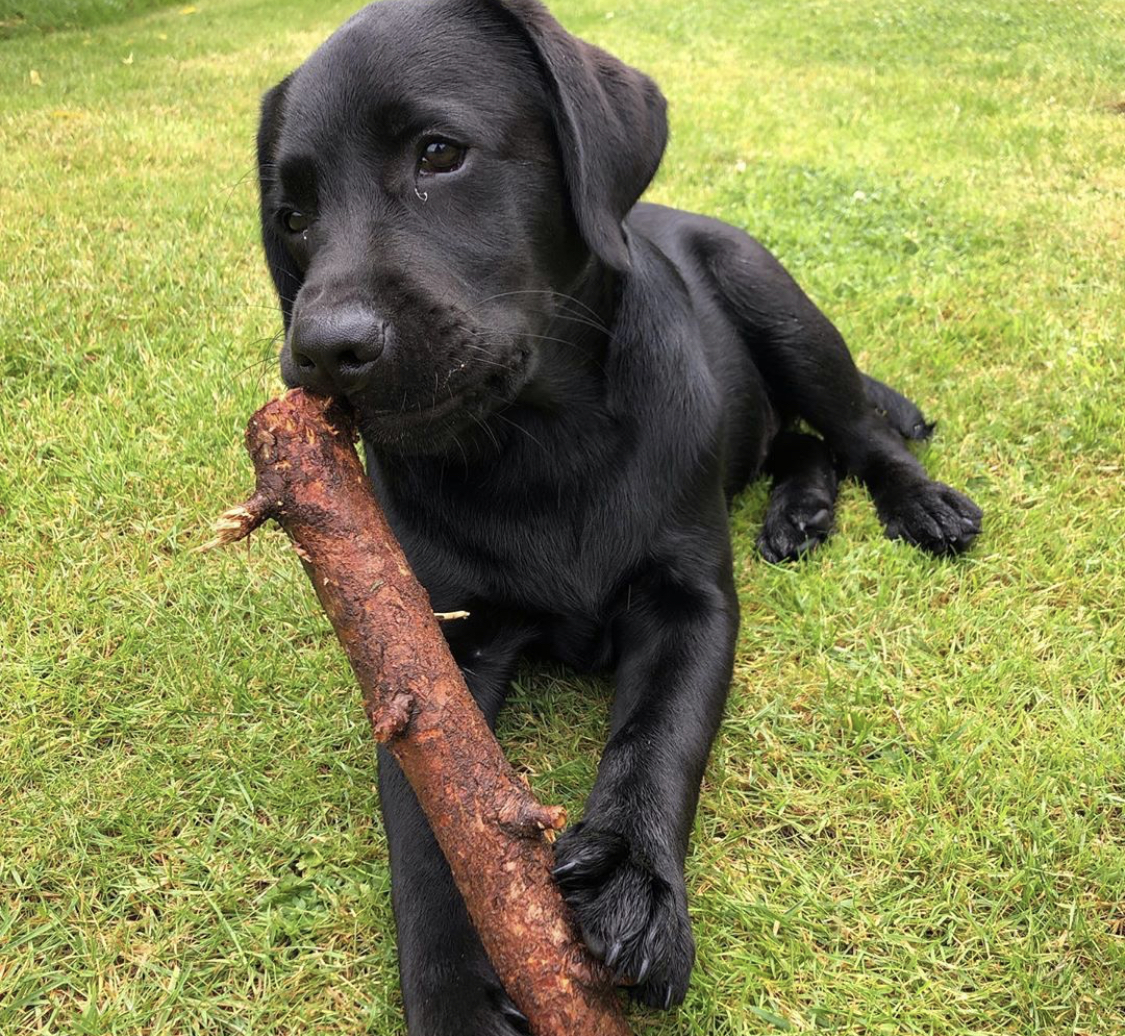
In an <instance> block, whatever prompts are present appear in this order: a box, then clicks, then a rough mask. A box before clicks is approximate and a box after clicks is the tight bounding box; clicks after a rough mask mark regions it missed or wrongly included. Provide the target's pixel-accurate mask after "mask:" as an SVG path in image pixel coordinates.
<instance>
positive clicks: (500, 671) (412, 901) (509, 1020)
mask: <svg viewBox="0 0 1125 1036" xmlns="http://www.w3.org/2000/svg"><path fill="white" fill-rule="evenodd" d="M480 619H481V617H480V616H478V614H477V613H476V612H475V611H474V613H473V615H472V617H471V618H470V619H468V620H461V621H458V620H454V623H458V624H457V625H454V624H453V623H450V624H449V625H450V628H449V629H447V631H446V634H447V639H448V641H449V646H450V649H451V650H452V651H453V655H454V657H455V658H456V659H457V662H458V664H459V665H460V666H461V671H462V673H463V674H464V677H465V682H466V684H468V687H469V690H470V691H471V692H472V694H473V697H474V698H475V699H476V702H477V704H478V705H479V706H480V707H481V711H482V712H483V713H484V716H485V719H487V720H488V725H489V726H490V727H491V726H494V725H495V722H496V716H497V714H498V713H499V711H500V707H501V705H502V704H503V701H504V698H505V696H506V695H507V691H508V684H509V682H510V680H511V677H512V674H513V672H514V670H515V666H516V662H517V659H518V656H519V653H520V651H521V650H522V647H523V645H524V644H525V643H526V642H527V640H528V637H529V635H530V634H529V632H528V631H527V630H526V629H524V628H522V627H520V626H519V625H516V624H509V625H500V624H492V623H488V624H487V628H486V629H482V628H481V627H482V626H485V625H486V624H485V623H483V622H481V621H480ZM379 800H380V804H381V806H382V811H383V822H384V826H385V827H386V832H387V841H388V844H389V848H390V858H391V900H392V903H393V905H394V913H395V925H396V927H397V929H398V954H399V976H400V979H401V982H402V998H403V1003H404V1006H405V1009H406V1021H407V1028H408V1030H409V1032H410V1034H411V1036H518V1034H523V1033H526V1032H527V1031H528V1030H527V1028H526V1022H525V1020H524V1018H523V1015H521V1014H520V1012H519V1011H518V1010H517V1009H516V1008H515V1006H514V1005H513V1004H512V1002H511V1001H510V1000H509V999H508V997H507V995H506V994H505V992H504V990H503V987H502V986H501V985H500V982H499V980H498V979H497V978H496V973H495V972H494V971H493V969H492V965H491V964H490V963H489V961H488V958H487V956H486V955H485V952H484V948H483V947H482V946H481V942H480V939H479V937H478V936H477V934H476V931H475V930H474V928H473V925H472V922H471V921H470V919H469V915H468V911H467V910H466V909H465V903H464V900H462V898H461V894H460V893H459V892H458V891H457V887H456V886H455V885H454V884H453V877H452V875H451V874H450V872H449V865H448V864H447V863H446V862H445V857H444V856H443V855H442V852H441V849H440V848H439V846H438V844H437V841H436V839H435V838H434V836H433V832H432V831H431V830H430V825H429V823H428V822H427V820H426V817H425V815H424V814H423V813H422V810H421V807H420V806H419V805H418V800H417V799H416V798H415V796H414V792H413V791H412V790H411V788H410V785H409V784H408V783H407V781H406V778H405V776H404V775H403V773H402V770H401V768H400V767H399V765H398V763H397V762H395V760H394V757H393V756H391V754H390V753H389V752H387V751H386V750H385V749H382V748H380V750H379Z"/></svg>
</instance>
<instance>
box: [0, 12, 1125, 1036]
mask: <svg viewBox="0 0 1125 1036" xmlns="http://www.w3.org/2000/svg"><path fill="white" fill-rule="evenodd" d="M151 6H152V4H151V3H149V2H146V0H133V2H129V0H120V2H114V3H110V2H108V0H107V2H103V3H95V2H93V0H65V2H55V0H52V2H50V3H48V2H47V0H22V2H21V3H16V2H15V0H0V23H3V26H4V30H3V31H4V33H5V35H7V36H8V37H9V38H7V39H5V40H3V41H0V143H2V145H3V151H4V161H3V175H2V176H0V212H2V213H3V220H2V221H0V594H2V598H0V652H2V655H0V683H2V686H3V688H4V693H3V696H2V699H0V758H2V759H3V764H2V765H0V1032H2V1033H4V1034H8V1033H12V1034H21V1036H22V1034H30V1033H44V1034H46V1033H51V1034H56V1033H66V1034H70V1033H74V1034H79V1033H81V1034H101V1033H146V1034H149V1033H151V1034H188V1033H199V1034H207V1036H213V1034H220V1033H222V1034H226V1033H231V1034H235V1033H239V1034H281V1033H305V1032H316V1033H333V1034H336V1033H340V1034H343V1033H378V1034H387V1036H401V1034H402V1032H403V1029H402V1026H401V1021H400V1014H401V1008H400V1003H399V999H398V992H397V988H396V979H395V954H394V941H393V934H392V932H393V928H392V920H391V915H390V908H389V900H388V894H387V866H386V851H385V845H384V842H383V837H382V832H381V829H380V826H379V824H378V822H377V821H376V820H375V819H374V817H375V815H376V807H377V804H376V799H375V794H374V788H373V786H374V780H375V772H374V760H373V752H372V749H371V746H370V744H369V741H368V735H367V734H366V732H365V730H364V723H363V721H362V713H361V710H360V708H359V703H358V696H357V694H356V692H355V691H354V689H353V686H352V682H351V679H350V676H349V673H348V671H347V670H346V667H345V664H344V663H343V661H342V659H341V655H340V652H339V651H338V649H337V647H336V644H335V642H334V640H333V637H332V635H331V631H330V629H329V628H328V626H327V623H326V621H325V620H324V618H323V616H322V615H321V613H320V611H319V608H318V607H317V605H316V602H315V599H314V597H313V595H312V594H311V592H310V589H309V587H308V586H307V585H306V582H305V579H304V576H303V575H302V573H301V572H300V570H299V568H298V566H296V565H295V564H294V563H293V559H292V556H291V553H290V552H288V551H287V550H286V549H285V547H284V544H283V543H282V542H281V537H280V534H278V533H276V532H274V533H267V534H264V535H263V534H259V535H258V536H257V537H256V538H255V539H254V540H253V541H252V543H251V544H250V545H249V547H247V548H244V549H237V550H232V551H230V552H229V553H226V554H224V555H221V556H217V555H197V554H192V553H190V548H191V547H193V546H194V545H196V544H198V543H199V542H200V541H201V540H202V539H203V538H204V537H205V535H206V532H205V530H206V526H207V523H208V522H209V520H210V519H211V518H212V516H214V515H215V514H217V513H218V512H219V511H220V510H222V509H223V508H224V507H225V506H226V505H228V504H229V503H231V502H232V501H235V500H238V499H240V498H241V494H243V493H244V492H245V491H246V489H247V488H248V486H249V479H250V473H249V466H248V463H247V461H246V458H245V457H244V456H243V455H242V452H241V447H240V439H241V430H242V427H243V424H244V421H245V419H246V417H247V415H248V414H249V413H250V412H251V411H252V410H253V409H254V408H255V407H257V406H258V405H259V404H260V403H261V402H263V401H264V400H265V399H266V398H267V397H268V396H270V395H271V394H272V393H274V392H275V391H276V390H277V388H278V381H277V375H276V373H275V370H274V355H275V351H276V342H275V341H274V335H275V333H276V331H277V328H278V326H279V320H278V317H277V314H276V312H275V309H274V302H273V298H272V295H271V292H270V289H269V285H268V281H267V277H266V274H265V271H264V268H263V264H262V261H261V259H260V257H259V254H258V245H257V231H256V224H255V186H254V182H253V158H252V139H253V134H254V128H255V114H256V105H257V99H258V96H259V94H260V92H261V91H262V90H263V89H264V88H265V87H266V86H268V85H269V84H271V83H272V82H273V81H275V80H276V79H278V78H279V77H280V76H281V75H282V74H283V73H284V72H286V71H287V70H288V69H290V68H291V67H293V66H294V65H296V64H297V63H299V62H300V61H301V60H302V58H303V57H304V56H305V55H307V54H308V53H309V52H310V50H311V49H313V48H314V47H315V46H316V45H317V44H318V43H319V42H320V41H321V40H322V39H323V38H324V37H325V36H326V35H327V33H328V32H329V31H331V29H332V28H333V27H334V26H335V25H336V24H338V23H339V22H340V21H341V20H342V19H343V18H344V17H345V16H346V15H347V14H348V13H350V11H351V10H352V9H353V7H354V4H353V3H341V2H338V0H330V2H320V0H223V2H218V0H200V2H198V3H197V4H193V5H190V6H188V5H172V6H167V7H163V8H162V9H159V10H156V11H153V12H151V13H147V14H143V15H142V14H140V12H141V10H142V8H147V7H151ZM555 9H556V12H557V13H558V15H559V16H560V17H561V18H562V19H563V20H564V22H565V23H566V24H567V25H568V26H569V27H570V28H572V29H573V30H575V31H577V32H579V33H581V34H583V35H585V36H587V37H589V38H591V39H593V40H595V41H597V42H599V43H601V44H603V45H605V46H607V47H609V48H611V49H612V50H614V51H616V52H617V53H619V54H620V55H622V56H623V57H624V58H626V59H627V60H629V61H631V62H633V63H635V64H638V65H640V66H642V67H644V68H645V69H647V70H648V71H650V72H651V73H653V74H654V75H655V76H656V77H657V78H658V80H659V81H660V82H661V84H662V85H663V87H664V89H665V91H666V93H667V94H668V96H669V98H670V101H671V112H672V123H673V137H672V145H671V147H670V150H669V152H668V156H667V159H666V161H665V164H664V167H663V170H662V173H661V174H660V177H659V179H658V181H657V183H656V184H655V186H654V187H653V189H652V191H651V192H650V196H651V197H653V198H654V199H657V200H660V201H664V202H669V203H673V204H677V205H681V206H683V207H688V208H696V209H702V210H706V211H709V212H712V213H715V214H717V215H720V216H722V217H724V218H726V219H727V220H730V221H731V222H734V223H737V224H739V225H741V226H745V227H747V228H749V229H750V230H751V231H752V232H753V233H755V234H756V235H757V236H758V237H759V238H761V239H762V240H763V241H764V242H765V243H766V244H767V245H769V246H770V247H771V248H773V249H774V250H775V251H776V252H777V253H778V254H779V255H780V256H781V257H782V259H783V260H784V261H785V262H786V263H787V264H788V265H789V266H790V268H791V269H792V271H793V272H794V274H795V275H796V276H797V278H798V279H799V280H800V281H801V282H802V283H803V284H804V285H805V286H806V287H807V288H808V289H809V291H810V292H811V294H812V295H813V297H814V298H816V299H817V300H818V301H819V302H820V303H821V305H822V306H823V307H824V308H825V309H826V310H827V311H828V312H829V313H830V314H831V315H832V316H833V318H834V319H835V320H836V321H837V322H838V324H839V325H840V327H841V328H842V330H843V331H844V332H845V334H846V336H847V337H848V339H849V341H850V342H851V343H852V346H853V349H854V351H855V352H856V354H857V355H858V357H859V358H860V360H861V363H862V364H863V366H864V367H865V368H866V369H868V370H870V371H871V372H872V373H874V374H875V375H877V376H879V377H882V378H885V379H887V380H889V381H890V382H892V383H893V384H895V385H896V386H898V387H900V388H902V389H903V390H904V391H906V392H907V393H909V394H910V395H911V396H913V397H915V398H917V399H918V400H920V401H921V402H923V404H924V406H925V407H926V409H927V410H928V411H929V412H931V413H932V414H933V415H936V416H937V417H939V419H940V424H939V429H938V434H937V437H936V439H935V441H934V443H933V445H932V446H930V447H929V448H928V450H927V456H926V462H927V464H928V466H929V467H930V469H931V470H932V471H933V472H934V474H935V475H936V476H937V477H939V478H941V479H943V480H945V481H948V482H950V483H952V484H954V485H958V486H962V487H967V488H968V490H969V491H970V492H971V493H972V494H973V495H974V496H975V497H976V498H977V500H978V501H980V502H981V503H982V505H983V506H984V508H985V510H986V515H987V518H986V526H985V533H984V535H983V536H982V538H981V540H980V541H979V545H978V546H977V547H976V548H975V549H974V551H973V552H972V553H971V554H970V555H969V556H968V557H966V558H964V559H962V560H959V561H956V562H952V563H950V562H940V561H934V560H931V559H928V558H925V557H923V556H922V555H920V554H918V553H916V552H914V551H911V550H909V549H907V548H904V547H902V546H899V545H896V544H893V543H891V542H889V541H887V540H885V539H884V538H883V537H882V535H881V532H880V529H879V526H878V523H877V521H876V519H875V517H874V515H873V513H872V509H871V507H870V505H869V503H868V502H867V500H866V499H865V497H864V495H863V493H862V491H861V490H859V489H858V488H857V487H855V486H848V487H847V488H846V489H845V492H844V494H843V497H842V500H841V505H840V510H839V529H838V533H837V535H836V536H835V537H834V538H833V539H832V540H831V541H830V543H829V544H828V545H827V546H826V547H825V548H823V549H822V550H821V551H819V552H818V554H817V555H816V557H815V559H814V560H811V561H809V562H808V563H804V564H800V565H796V566H791V567H773V566H769V565H766V564H764V563H763V562H761V561H760V560H759V559H758V558H757V557H756V556H755V553H754V550H753V538H754V534H755V531H756V527H757V525H758V523H759V522H760V519H761V517H762V512H763V505H764V490H763V488H762V487H757V488H754V489H752V490H750V491H749V492H747V493H746V494H745V495H744V497H743V498H742V499H741V500H740V501H739V503H738V506H737V507H736V510H735V514H734V518H733V527H734V530H735V540H736V551H737V574H738V581H739V586H740V590H741V595H742V603H743V614H744V619H743V627H742V639H741V643H740V651H739V656H738V662H737V668H736V674H735V682H734V687H733V692H732V697H731V701H730V706H729V710H728V717H727V720H726V723H725V727H724V730H723V733H722V735H721V740H720V742H719V743H718V744H717V746H716V749H715V752H714V754H713V757H712V762H711V765H710V768H709V770H708V774H707V778H706V784H705V788H704V794H703V799H702V807H701V811H700V816H699V820H698V822H697V825H696V832H695V838H694V842H693V848H692V851H691V856H690V859H689V873H688V882H689V888H690V890H691V909H692V913H693V916H694V919H695V924H696V933H697V937H698V943H699V961H698V966H697V970H696V976H695V981H694V984H693V986H692V991H691V993H690V995H689V999H688V1002H687V1004H686V1006H685V1007H684V1008H683V1010H681V1011H680V1012H678V1013H675V1014H672V1015H670V1016H661V1015H659V1014H656V1013H649V1012H644V1011H640V1010H637V1011H634V1012H633V1014H632V1017H633V1020H634V1023H635V1025H636V1028H637V1031H638V1032H639V1033H644V1034H662V1036H671V1034H689V1036H691V1034H700V1036H702V1034H707V1036H741V1034H749V1033H762V1032H775V1031H787V1030H793V1031H801V1030H811V1029H827V1030H833V1031H837V1032H844V1033H876V1032H881V1033H926V1034H931V1033H932V1034H938V1033H1019V1034H1026V1033H1051V1034H1055V1033H1059V1034H1061V1033H1083V1034H1091V1036H1093V1034H1097V1036H1105V1034H1114V1033H1125V967H1123V965H1125V742H1123V731H1125V664H1123V659H1125V620H1123V607H1122V603H1121V602H1122V601H1123V600H1125V545H1123V535H1125V534H1123V529H1125V490H1123V481H1122V479H1123V474H1125V470H1123V469H1125V460H1123V448H1125V418H1123V416H1122V415H1123V414H1125V370H1123V368H1125V347H1123V342H1125V307H1123V306H1122V289H1123V288H1125V270H1123V266H1122V253H1123V241H1122V238H1123V231H1125V117H1123V115H1122V114H1121V112H1122V105H1123V102H1125V5H1123V4H1122V3H1121V2H1120V0H1101V2H1098V0H1088V2H1083V3H1071V2H1066V3H1062V2H1055V3H1052V2H1048V0H1036V2H1034V3H1029V2H1027V0H984V2H976V0H974V2H965V0H918V2H912V3H905V2H895V0H891V2H888V0H844V2H835V3H829V2H826V0H791V2H782V0H721V2H720V0H712V2H708V3H703V2H684V0H557V2H556V4H555ZM68 24H69V25H77V26H78V27H77V28H71V29H68V30H65V31H57V32H44V31H43V30H45V29H57V28H60V27H62V26H65V25H68ZM83 25H84V26H85V28H83V27H82V26H83ZM607 701H608V690H607V688H606V687H605V686H604V685H601V684H589V683H579V682H576V681H574V680H573V679H571V678H569V677H568V676H567V675H566V674H565V673H563V672H561V671H555V670H536V671H528V672H526V673H524V674H523V675H522V677H521V680H520V682H519V686H518V689H517V693H516V695H515V696H514V699H513V702H512V705H511V707H510V708H509V710H508V711H507V713H506V714H505V718H504V721H503V724H502V737H503V740H504V741H505V744H506V745H507V746H508V747H509V749H510V754H511V756H512V758H513V760H514V761H515V762H516V764H517V765H518V766H519V767H520V768H521V769H522V770H523V771H524V772H526V773H527V774H528V775H529V776H530V777H531V779H532V782H533V784H534V786H535V787H536V789H537V790H538V791H539V792H540V793H541V794H542V795H543V796H544V797H546V798H547V799H548V800H551V801H559V802H563V803H565V804H566V805H568V806H569V807H570V808H571V809H572V811H574V813H575V814H577V812H578V811H579V809H580V804H581V801H582V797H583V794H584V791H585V790H586V789H587V788H588V786H589V784H590V782H591V780H592V778H593V774H594V771H595V766H596V761H597V753H598V748H599V745H600V743H601V741H602V739H603V737H604V733H605V722H604V716H605V705H606V703H607ZM591 706H592V707H591Z"/></svg>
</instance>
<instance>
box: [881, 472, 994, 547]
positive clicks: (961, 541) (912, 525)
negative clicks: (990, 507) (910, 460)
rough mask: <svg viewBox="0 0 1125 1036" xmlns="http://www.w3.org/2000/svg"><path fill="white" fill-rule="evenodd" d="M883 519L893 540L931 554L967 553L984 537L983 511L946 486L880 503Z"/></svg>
mask: <svg viewBox="0 0 1125 1036" xmlns="http://www.w3.org/2000/svg"><path fill="white" fill-rule="evenodd" d="M879 515H880V517H881V518H882V519H883V524H884V525H885V526H886V530H887V535H888V536H889V537H890V538H891V539H895V540H899V539H900V540H906V542H907V543H912V544H913V545H914V546H916V547H920V548H921V549H922V550H925V551H927V552H929V553H930V554H935V555H938V556H939V557H941V556H947V555H952V554H960V553H961V552H962V551H965V550H967V549H968V548H969V547H970V546H971V544H972V542H973V540H974V539H976V537H977V536H978V535H979V534H980V530H981V519H982V517H983V515H982V512H981V509H980V508H979V507H977V505H976V504H974V503H973V502H972V500H970V499H969V498H968V497H967V496H965V495H964V494H963V493H959V492H957V490H956V489H953V488H952V487H950V486H947V485H945V484H944V483H942V482H927V483H924V484H922V485H921V486H911V487H909V488H907V489H904V490H903V491H901V492H897V493H895V494H894V495H893V497H892V498H891V499H889V500H884V501H881V502H880V505H879Z"/></svg>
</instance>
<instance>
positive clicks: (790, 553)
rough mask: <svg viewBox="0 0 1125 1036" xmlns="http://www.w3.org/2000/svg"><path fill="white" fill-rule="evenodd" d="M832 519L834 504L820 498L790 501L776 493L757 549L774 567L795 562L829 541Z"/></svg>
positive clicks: (812, 497)
mask: <svg viewBox="0 0 1125 1036" xmlns="http://www.w3.org/2000/svg"><path fill="white" fill-rule="evenodd" d="M833 517H834V514H833V504H832V501H831V500H829V499H826V498H824V497H822V496H820V495H814V496H809V497H803V498H802V497H796V498H792V499H790V498H788V497H787V496H785V495H784V494H775V495H774V496H773V497H771V499H770V505H769V509H768V511H767V512H766V520H765V521H764V522H763V523H762V531H761V532H760V533H759V534H758V550H759V551H761V554H762V557H764V558H765V559H766V560H767V561H771V562H774V563H775V564H776V563H778V562H781V561H795V560H796V559H797V558H799V557H801V556H802V555H803V554H807V553H808V552H809V551H810V550H812V549H813V548H814V547H816V546H819V545H820V544H821V543H823V542H824V541H825V540H826V539H827V538H828V534H829V533H830V532H831V531H832V521H833Z"/></svg>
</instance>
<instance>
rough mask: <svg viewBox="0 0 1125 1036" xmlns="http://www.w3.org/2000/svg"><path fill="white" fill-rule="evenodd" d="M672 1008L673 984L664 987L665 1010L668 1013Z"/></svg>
mask: <svg viewBox="0 0 1125 1036" xmlns="http://www.w3.org/2000/svg"><path fill="white" fill-rule="evenodd" d="M671 1006H672V983H671V982H669V983H668V985H666V986H665V987H664V1010H665V1011H667V1010H668V1008H669V1007H671Z"/></svg>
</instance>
